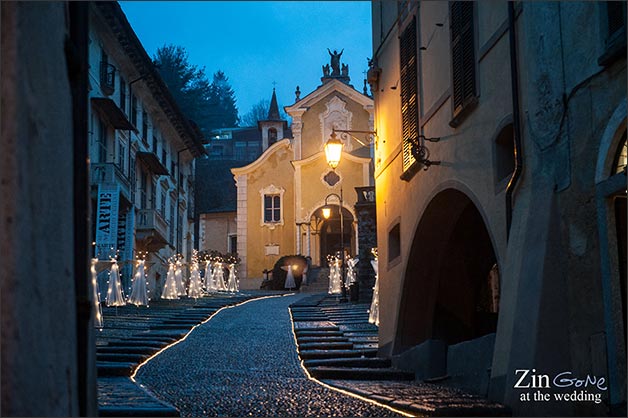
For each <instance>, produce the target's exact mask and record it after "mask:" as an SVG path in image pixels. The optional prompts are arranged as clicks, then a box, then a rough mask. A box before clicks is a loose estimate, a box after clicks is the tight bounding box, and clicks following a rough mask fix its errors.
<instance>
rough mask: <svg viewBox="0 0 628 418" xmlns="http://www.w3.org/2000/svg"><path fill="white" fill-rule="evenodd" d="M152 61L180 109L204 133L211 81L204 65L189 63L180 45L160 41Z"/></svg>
mask: <svg viewBox="0 0 628 418" xmlns="http://www.w3.org/2000/svg"><path fill="white" fill-rule="evenodd" d="M153 63H154V64H155V66H156V67H157V69H158V71H159V74H160V75H161V77H162V78H163V80H164V82H165V83H166V85H167V86H168V89H169V90H170V92H171V93H172V95H173V96H174V99H175V100H176V102H177V104H178V105H179V107H180V108H181V111H182V112H183V113H184V114H185V115H186V116H187V118H188V119H191V120H193V121H194V122H195V123H196V124H197V125H198V126H199V128H200V129H201V131H202V132H203V133H204V134H207V133H209V131H210V130H211V129H212V127H211V123H210V122H211V121H210V119H209V113H210V112H211V106H210V103H211V101H210V99H211V85H210V83H209V80H208V79H207V75H206V74H205V68H199V67H198V66H196V65H192V64H190V62H189V61H188V53H187V51H186V50H185V48H183V47H182V46H176V45H164V46H163V47H161V48H159V49H157V52H156V53H155V56H154V57H153Z"/></svg>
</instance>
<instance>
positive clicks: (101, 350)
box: [96, 346, 160, 355]
mask: <svg viewBox="0 0 628 418" xmlns="http://www.w3.org/2000/svg"><path fill="white" fill-rule="evenodd" d="M159 350H160V348H159V347H147V346H126V347H125V346H116V347H98V348H97V349H96V353H97V354H148V355H151V354H154V353H156V352H157V351H159Z"/></svg>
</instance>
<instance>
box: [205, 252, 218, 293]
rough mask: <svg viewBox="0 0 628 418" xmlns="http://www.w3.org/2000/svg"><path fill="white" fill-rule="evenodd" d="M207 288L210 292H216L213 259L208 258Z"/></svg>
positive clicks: (206, 265)
mask: <svg viewBox="0 0 628 418" xmlns="http://www.w3.org/2000/svg"><path fill="white" fill-rule="evenodd" d="M205 289H207V292H208V293H216V291H217V290H218V289H217V288H216V281H215V280H214V272H213V271H212V262H211V260H209V259H208V260H206V264H205Z"/></svg>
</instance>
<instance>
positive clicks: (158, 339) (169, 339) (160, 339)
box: [124, 335, 178, 344]
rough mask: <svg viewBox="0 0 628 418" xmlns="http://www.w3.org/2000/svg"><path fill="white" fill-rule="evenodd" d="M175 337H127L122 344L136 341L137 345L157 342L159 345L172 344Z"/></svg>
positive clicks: (175, 339)
mask: <svg viewBox="0 0 628 418" xmlns="http://www.w3.org/2000/svg"><path fill="white" fill-rule="evenodd" d="M177 339H178V338H177V337H175V336H172V337H170V336H167V335H144V336H138V335H136V336H134V337H129V338H128V339H125V340H124V342H131V341H137V342H138V343H144V342H146V343H148V342H151V341H152V342H159V343H164V344H170V343H173V342H175V341H177Z"/></svg>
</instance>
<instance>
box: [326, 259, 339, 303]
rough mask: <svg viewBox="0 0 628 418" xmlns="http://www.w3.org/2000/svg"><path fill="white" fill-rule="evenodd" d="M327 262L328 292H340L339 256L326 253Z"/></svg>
mask: <svg viewBox="0 0 628 418" xmlns="http://www.w3.org/2000/svg"><path fill="white" fill-rule="evenodd" d="M327 263H328V265H329V289H328V293H329V294H337V293H341V292H342V277H341V274H340V258H338V257H336V256H333V255H328V256H327Z"/></svg>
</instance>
